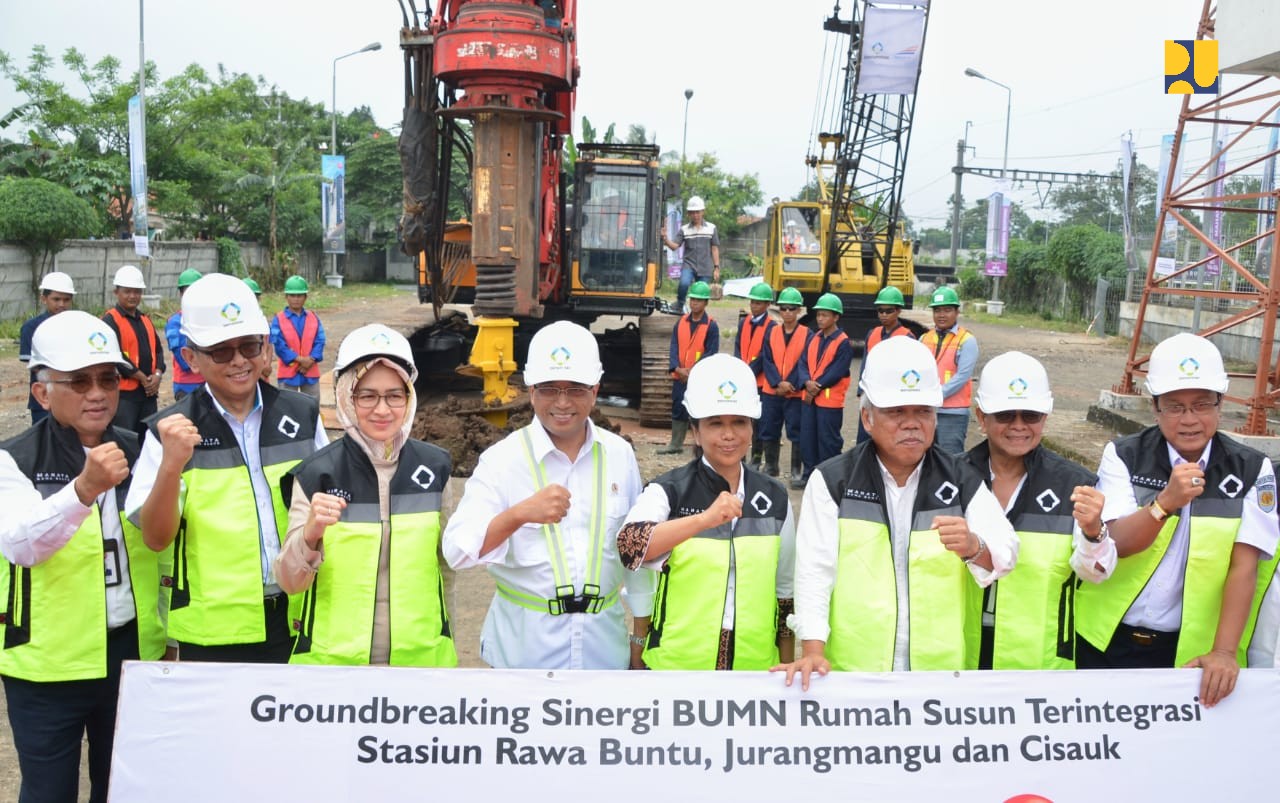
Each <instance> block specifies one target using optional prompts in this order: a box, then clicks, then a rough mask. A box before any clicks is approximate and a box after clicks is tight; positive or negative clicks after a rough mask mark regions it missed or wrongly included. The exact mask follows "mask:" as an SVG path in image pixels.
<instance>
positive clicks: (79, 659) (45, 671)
mask: <svg viewBox="0 0 1280 803" xmlns="http://www.w3.org/2000/svg"><path fill="white" fill-rule="evenodd" d="M31 367H32V369H33V370H34V371H35V373H36V383H35V384H34V385H32V389H31V390H32V393H33V394H34V396H35V399H36V401H37V402H39V404H40V406H41V408H42V409H44V410H46V411H48V413H49V415H48V417H46V418H44V419H42V420H41V421H40V422H38V423H37V424H35V425H34V426H32V427H31V428H30V429H28V430H27V431H26V432H23V433H22V434H21V435H19V436H17V437H16V438H13V439H11V440H8V441H6V442H4V443H3V444H0V510H4V511H5V515H4V516H3V523H2V524H0V553H3V555H4V559H5V561H7V564H6V565H5V566H4V567H3V568H4V569H5V572H4V573H3V576H4V578H5V580H6V582H5V583H4V593H5V596H6V597H8V598H9V600H10V601H11V604H12V608H11V609H10V610H9V611H7V615H6V616H5V617H2V618H0V621H2V622H3V630H4V648H3V649H0V675H3V678H4V690H5V698H6V700H7V703H8V712H9V724H10V726H11V727H12V729H13V742H14V747H15V748H16V749H17V753H18V766H19V767H20V768H21V770H22V788H21V790H20V791H19V799H21V800H41V801H46V800H49V801H52V800H57V801H74V800H75V799H76V795H77V792H78V789H79V780H80V744H81V740H82V739H87V740H88V742H89V782H90V785H91V792H90V797H89V799H90V800H91V801H105V800H106V799H107V777H108V775H109V771H110V767H111V748H112V742H113V739H114V732H115V720H116V698H117V696H118V692H119V687H120V665H121V663H122V662H123V661H127V660H137V659H139V658H141V659H144V660H156V659H158V658H160V657H161V656H162V655H163V654H164V623H163V611H162V600H161V594H160V562H161V556H160V555H157V554H156V553H155V552H152V551H151V550H149V549H147V547H146V545H145V544H144V543H143V542H142V534H141V533H139V532H138V530H137V529H136V528H134V527H132V526H130V525H129V524H128V523H127V522H125V521H124V520H123V519H122V517H121V515H120V509H121V502H122V501H123V499H124V495H125V493H126V492H127V491H128V489H129V470H130V467H131V466H132V465H133V463H134V461H135V460H136V459H137V457H138V439H137V436H136V435H135V434H134V433H133V432H131V431H128V430H125V429H120V428H117V427H113V426H111V419H112V417H113V416H114V415H115V413H116V405H117V402H118V401H119V389H120V372H121V371H122V370H123V371H131V370H133V369H132V366H130V365H129V363H128V362H127V361H126V360H125V358H124V355H123V354H122V353H121V352H120V345H119V341H118V340H117V339H116V336H115V333H114V332H112V331H111V329H110V327H108V326H107V325H106V324H105V323H103V322H102V321H100V320H98V319H97V318H95V317H94V316H92V315H89V314H88V313H86V312H80V311H76V310H72V311H68V312H63V313H60V314H58V315H57V316H54V317H50V318H48V319H47V320H46V321H44V322H43V323H42V324H40V326H39V327H37V328H36V331H35V333H34V335H33V337H32V339H31Z"/></svg>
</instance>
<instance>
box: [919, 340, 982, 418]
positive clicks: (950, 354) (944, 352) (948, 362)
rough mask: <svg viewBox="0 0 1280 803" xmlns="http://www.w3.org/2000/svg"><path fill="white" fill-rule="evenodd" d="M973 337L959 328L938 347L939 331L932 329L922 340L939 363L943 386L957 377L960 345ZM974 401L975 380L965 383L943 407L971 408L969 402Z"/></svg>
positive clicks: (943, 401) (949, 397)
mask: <svg viewBox="0 0 1280 803" xmlns="http://www.w3.org/2000/svg"><path fill="white" fill-rule="evenodd" d="M970 337H972V335H970V334H969V330H968V329H965V328H964V327H959V328H957V329H956V331H955V332H954V333H953V332H947V335H946V337H944V338H943V339H942V346H941V349H939V346H938V330H937V329H930V330H929V331H927V332H925V333H924V336H923V337H921V338H920V342H921V343H924V344H925V345H926V346H928V347H929V351H932V352H933V357H934V359H935V360H937V362H938V379H939V380H941V382H942V384H944V385H945V384H947V383H948V382H950V381H951V377H953V376H955V375H956V371H957V370H958V368H957V360H958V355H959V353H960V345H961V344H962V343H964V342H965V341H966V340H968V339H969V338H970ZM972 400H973V380H972V379H970V380H969V381H968V382H966V383H964V387H962V388H960V389H959V390H957V391H956V392H955V393H953V394H951V395H950V396H948V397H946V398H945V399H943V400H942V406H943V407H963V408H965V409H966V410H967V409H968V408H969V402H970V401H972Z"/></svg>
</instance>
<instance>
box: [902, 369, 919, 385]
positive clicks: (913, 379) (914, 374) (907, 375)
mask: <svg viewBox="0 0 1280 803" xmlns="http://www.w3.org/2000/svg"><path fill="white" fill-rule="evenodd" d="M919 384H920V372H919V371H917V370H916V369H914V368H910V369H908V370H906V371H904V372H903V374H902V386H903V387H904V388H907V389H908V390H915V388H916V385H919Z"/></svg>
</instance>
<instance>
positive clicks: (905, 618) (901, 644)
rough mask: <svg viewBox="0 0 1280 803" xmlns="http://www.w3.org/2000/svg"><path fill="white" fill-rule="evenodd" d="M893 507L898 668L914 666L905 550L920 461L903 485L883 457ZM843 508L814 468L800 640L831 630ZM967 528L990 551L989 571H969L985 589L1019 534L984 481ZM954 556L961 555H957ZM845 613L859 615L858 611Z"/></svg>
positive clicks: (800, 539) (805, 525)
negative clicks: (898, 481) (910, 636)
mask: <svg viewBox="0 0 1280 803" xmlns="http://www.w3.org/2000/svg"><path fill="white" fill-rule="evenodd" d="M876 462H877V464H878V465H879V467H880V476H881V479H882V480H883V483H884V488H885V497H886V498H885V506H886V508H887V509H888V512H889V534H890V537H891V538H892V542H893V570H894V575H895V579H896V586H897V597H898V620H897V621H898V624H897V628H898V629H897V635H896V637H895V639H894V647H893V669H894V671H895V672H896V671H905V670H909V669H910V668H911V665H910V658H909V656H910V644H909V635H910V598H909V595H908V588H907V549H908V546H909V543H910V534H911V518H912V515H911V511H912V508H913V506H914V505H915V499H916V492H917V490H918V488H919V484H920V470H921V466H919V465H918V466H916V469H915V471H913V472H911V475H910V476H909V477H908V478H907V482H906V484H905V485H902V486H901V487H899V485H898V483H897V480H895V479H894V478H893V475H892V474H890V473H889V472H888V470H886V469H885V467H884V464H883V463H880V462H879V459H877V461H876ZM839 519H840V508H839V505H838V504H837V503H836V500H834V499H832V498H831V492H830V491H828V490H827V481H826V479H824V478H823V476H822V472H821V471H820V470H817V469H815V470H814V472H813V474H811V475H810V477H809V482H808V484H806V485H805V488H804V498H803V499H802V500H801V502H800V523H799V526H798V527H797V528H796V582H795V591H796V637H797V638H798V639H800V640H801V641H823V642H825V641H826V640H827V639H828V637H830V635H831V623H830V612H831V592H832V590H833V589H834V588H835V585H836V573H837V570H838V568H839V566H838V564H839V557H840V524H839ZM964 519H965V523H966V524H968V526H969V530H970V531H971V532H973V533H974V535H977V536H978V537H980V538H981V539H982V540H983V541H984V542H985V543H986V545H987V551H988V552H989V553H990V554H991V566H992V569H991V571H987V570H986V569H984V568H982V567H981V566H979V565H978V564H977V563H970V564H968V565H969V572H970V573H971V574H972V575H973V579H974V581H975V582H977V583H978V585H979V586H981V587H983V588H986V587H987V586H989V585H991V584H992V583H993V582H995V581H996V580H999V579H1000V578H1001V577H1004V576H1005V575H1006V574H1008V573H1009V572H1010V571H1011V570H1012V569H1013V567H1014V564H1016V563H1017V561H1018V536H1017V534H1016V533H1014V531H1013V527H1012V526H1010V524H1009V520H1008V519H1006V518H1005V517H1004V511H1003V510H1001V509H1000V503H999V502H998V501H996V498H995V495H993V494H992V493H991V491H990V489H988V488H987V486H986V485H983V486H981V487H980V488H978V491H977V492H976V493H975V494H974V495H973V498H972V499H971V500H970V501H969V506H968V507H967V508H965V511H964ZM956 560H960V558H959V557H958V556H957V557H956ZM841 615H847V616H858V615H859V613H858V612H857V611H847V612H842V613H841Z"/></svg>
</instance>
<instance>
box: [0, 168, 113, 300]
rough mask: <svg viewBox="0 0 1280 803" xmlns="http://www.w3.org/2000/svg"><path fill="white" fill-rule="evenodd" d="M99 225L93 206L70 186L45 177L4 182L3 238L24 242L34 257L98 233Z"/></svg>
mask: <svg viewBox="0 0 1280 803" xmlns="http://www.w3.org/2000/svg"><path fill="white" fill-rule="evenodd" d="M98 224H99V221H98V217H97V215H95V214H94V213H93V209H92V207H90V206H89V204H88V203H87V202H85V201H83V200H81V199H80V198H77V197H76V195H75V193H73V192H72V191H71V190H69V189H67V188H66V187H62V186H60V185H58V184H54V183H53V182H52V181H45V180H44V179H42V178H7V179H4V180H3V181H0V240H8V241H10V242H14V243H18V244H19V245H22V246H23V247H24V248H26V249H27V251H28V252H30V254H31V257H32V259H33V260H37V259H38V260H40V261H41V262H43V261H44V260H45V259H46V258H47V257H48V256H50V255H52V254H56V253H58V252H59V251H61V250H62V249H63V246H64V244H65V242H66V241H67V240H70V239H72V238H75V237H90V236H92V235H94V234H97V233H98ZM36 272H37V274H40V273H43V271H42V270H39V269H37V271H36ZM37 281H38V277H37Z"/></svg>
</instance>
